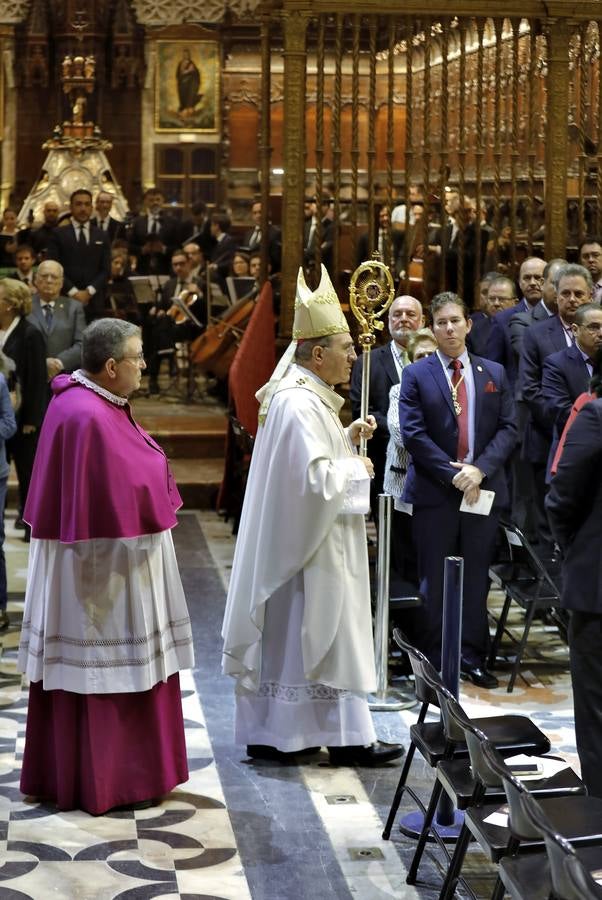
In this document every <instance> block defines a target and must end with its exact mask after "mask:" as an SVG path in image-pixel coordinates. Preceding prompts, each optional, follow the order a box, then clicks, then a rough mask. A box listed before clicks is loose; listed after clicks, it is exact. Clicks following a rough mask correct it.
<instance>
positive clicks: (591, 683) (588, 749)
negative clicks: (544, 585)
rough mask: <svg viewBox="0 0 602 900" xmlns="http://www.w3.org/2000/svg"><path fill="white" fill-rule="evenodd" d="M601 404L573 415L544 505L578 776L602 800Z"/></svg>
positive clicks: (600, 402)
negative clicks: (562, 611)
mask: <svg viewBox="0 0 602 900" xmlns="http://www.w3.org/2000/svg"><path fill="white" fill-rule="evenodd" d="M601 473H602V400H593V401H592V402H591V403H588V404H586V405H585V406H584V407H583V409H582V410H581V411H580V412H579V413H578V415H577V418H576V419H575V421H574V422H573V424H572V426H571V428H570V429H569V432H568V434H567V438H566V443H565V445H564V450H563V453H562V457H561V459H560V463H559V465H558V471H557V473H556V475H555V476H554V477H553V479H552V484H551V486H550V493H549V494H548V498H547V501H546V506H547V510H548V516H549V519H550V525H551V528H552V533H553V535H554V538H555V539H556V541H557V542H558V544H559V545H560V548H561V550H562V552H563V555H564V559H563V564H562V603H563V606H565V607H566V608H567V609H570V610H571V621H570V626H569V645H570V651H571V652H570V661H571V676H572V682H573V698H574V706H575V732H576V736H577V750H578V752H579V759H580V760H581V777H582V778H583V780H584V782H585V784H586V786H587V790H588V793H590V794H592V795H593V796H596V797H602V767H601V766H600V746H601V745H602V475H601Z"/></svg>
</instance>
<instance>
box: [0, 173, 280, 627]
mask: <svg viewBox="0 0 602 900" xmlns="http://www.w3.org/2000/svg"><path fill="white" fill-rule="evenodd" d="M112 213H113V195H112V194H111V193H110V192H108V191H100V192H99V193H98V194H97V195H96V196H95V197H94V196H93V195H92V194H91V192H90V191H89V190H87V189H86V188H83V187H82V188H81V189H77V190H75V191H74V192H73V193H72V195H71V197H70V201H69V204H68V209H66V210H65V209H62V208H61V206H60V205H59V203H57V202H55V201H54V200H48V201H46V202H45V203H44V206H43V209H42V210H41V216H40V220H39V221H37V222H35V221H34V222H33V224H31V225H28V226H26V227H18V225H17V212H16V210H14V209H12V208H7V209H5V210H4V212H3V213H2V219H1V223H0V224H1V228H0V372H2V373H3V374H4V377H5V380H6V382H7V385H8V393H9V395H10V397H11V399H12V402H13V405H14V409H15V419H16V432H15V433H14V434H12V435H10V438H9V439H7V440H6V454H7V456H8V458H9V459H12V460H14V463H15V467H16V472H17V477H18V482H19V510H18V517H17V520H16V524H17V527H20V528H22V529H23V531H24V540H26V541H29V538H30V535H29V529H28V527H27V526H26V525H25V523H24V522H23V521H22V519H21V512H22V510H23V507H24V504H25V499H26V495H27V488H28V484H29V479H30V476H31V467H32V464H33V458H34V455H35V450H36V446H37V438H38V433H39V429H40V426H41V424H42V420H43V417H44V413H45V410H46V407H47V405H48V402H49V400H50V396H51V395H50V381H51V379H52V378H53V377H54V376H55V375H57V374H58V373H59V372H72V371H74V370H75V369H77V368H78V367H79V365H80V356H81V344H82V333H83V330H84V328H85V327H86V325H87V324H88V323H89V322H91V321H92V320H94V319H96V318H99V317H103V316H113V317H118V318H122V319H126V320H127V321H129V322H132V323H133V324H136V325H138V326H141V328H142V333H143V338H144V355H145V358H146V361H147V370H146V371H147V374H148V375H149V381H148V391H149V393H151V394H155V393H158V392H159V383H158V377H159V372H160V367H161V365H162V364H164V365H165V366H166V368H167V370H168V371H173V367H174V365H175V352H176V345H183V346H185V345H186V343H187V342H191V341H192V340H194V338H195V337H197V335H199V334H200V333H202V331H203V330H204V328H205V327H206V325H207V321H208V318H209V315H210V314H212V315H218V314H219V313H220V312H221V311H223V310H224V309H225V308H227V306H228V305H229V303H230V302H232V301H231V300H230V298H229V296H228V293H227V287H226V279H227V278H233V279H234V281H237V280H240V279H243V280H244V283H245V290H246V292H247V293H251V289H252V288H254V289H255V294H257V293H258V279H259V263H258V260H259V259H260V256H258V255H257V254H258V253H260V250H261V248H262V243H263V242H262V237H261V204H260V203H259V204H258V203H255V204H254V205H253V215H252V218H253V221H254V222H255V223H256V224H255V227H254V228H253V229H252V231H251V233H250V236H251V237H252V246H249V245H248V244H247V243H245V242H246V240H247V233H246V232H245V234H243V233H242V232H241V234H240V235H239V236H238V237H234V236H233V235H232V234H230V230H231V227H230V219H229V217H228V216H227V215H226V214H225V213H221V212H219V211H215V212H211V211H210V210H208V209H207V207H206V205H205V204H204V203H202V202H198V203H196V204H194V205H193V206H192V209H191V216H190V218H185V219H183V220H180V219H177V218H176V217H175V216H173V215H171V213H170V210H169V206H168V205H167V204H166V201H165V197H164V195H163V194H162V192H161V191H160V190H158V189H156V188H150V189H148V190H147V191H146V192H145V193H144V197H143V201H142V206H141V209H140V212H139V213H138V214H137V215H131V216H129V217H128V218H127V219H126V220H125V221H120V220H119V219H117V218H116V217H115V216H114V215H113V214H112ZM268 242H269V245H268V252H269V256H270V261H271V265H273V264H274V263H273V262H272V261H274V260H276V259H277V260H278V262H279V259H280V253H279V246H280V230H279V229H278V228H276V226H272V225H270V227H269V234H268ZM164 361H165V362H164ZM0 386H1V385H0ZM5 418H6V417H5ZM11 427H14V426H11ZM5 431H6V434H4V432H3V434H2V435H0V438H1V437H6V438H8V437H9V435H8V430H7V429H5ZM0 487H1V486H0ZM0 531H1V522H0ZM1 543H2V540H1V535H0V552H1ZM0 562H1V560H0ZM1 569H2V567H1V565H0V595H1V594H2V588H1V582H2V573H1ZM1 600H2V597H1V596H0V607H1ZM0 611H1V612H2V615H1V616H0V628H4V627H6V626H7V621H8V620H7V618H6V617H5V614H4V612H3V608H1V609H0Z"/></svg>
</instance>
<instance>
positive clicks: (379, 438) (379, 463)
mask: <svg viewBox="0 0 602 900" xmlns="http://www.w3.org/2000/svg"><path fill="white" fill-rule="evenodd" d="M363 365H364V363H363V357H362V356H359V357H358V358H357V360H356V361H355V363H354V366H353V371H352V373H351V387H350V390H349V399H350V400H351V411H352V415H353V418H354V419H357V418H358V417H359V415H360V411H361V403H362V370H363ZM394 384H399V374H398V372H397V366H396V365H395V360H394V359H393V354H392V351H391V343H390V342H389V343H388V344H384V345H383V346H382V347H377V348H376V349H375V350H373V351H372V352H371V353H370V387H369V393H368V415H372V416H374V418H375V419H376V424H377V429H376V431H375V432H374V436H373V437H372V438H371V440H370V441H368V456H369V457H370V459H371V460H372V463H373V465H374V478H373V479H372V482H371V484H370V507H371V510H372V518H373V519H374V523H375V525H377V526H378V495H379V494H382V492H383V479H384V476H385V467H386V462H387V446H388V444H389V437H390V435H389V426H388V423H387V413H388V412H389V393H390V391H391V388H392V387H393V385H394ZM408 584H412V585H415V586H416V587H417V586H418V571H417V565H416V554H415V553H414V547H413V544H412V522H411V517H410V516H409V515H408V514H407V513H405V512H400V511H399V510H396V509H394V510H393V516H392V520H391V571H390V586H391V595H392V596H395V595H397V594H400V593H402V592H405V593H407V589H408ZM402 626H403V628H404V630H405V631H406V632H407V633H408V634H410V633H411V634H412V637H413V636H414V625H413V616H408V614H407V613H404V618H403V622H402Z"/></svg>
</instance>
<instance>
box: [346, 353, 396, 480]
mask: <svg viewBox="0 0 602 900" xmlns="http://www.w3.org/2000/svg"><path fill="white" fill-rule="evenodd" d="M363 366H364V360H363V356H361V355H360V356H358V358H357V359H356V361H355V363H354V365H353V371H352V372H351V387H350V390H349V399H350V400H351V411H352V415H353V418H354V419H357V418H358V417H359V415H360V409H361V404H362V370H363ZM398 383H399V374H398V372H397V366H396V365H395V360H394V359H393V354H392V352H391V343H390V342H389V343H388V344H384V345H383V346H382V347H377V348H376V349H375V350H373V351H372V352H371V354H370V388H369V393H368V415H371V416H374V418H375V419H376V425H377V429H376V431H375V432H374V437H373V438H372V439H371V440H370V442H369V445H368V456H369V457H370V459H371V460H372V462H373V463H374V478H373V480H372V485H371V488H372V490H371V492H370V493H371V494H372V495H373V497H374V498H375V497H376V496H378V494H380V493H382V489H383V478H384V474H385V458H386V455H387V444H388V443H389V428H388V425H387V413H388V411H389V391H390V390H391V388H392V387H393V385H394V384H398Z"/></svg>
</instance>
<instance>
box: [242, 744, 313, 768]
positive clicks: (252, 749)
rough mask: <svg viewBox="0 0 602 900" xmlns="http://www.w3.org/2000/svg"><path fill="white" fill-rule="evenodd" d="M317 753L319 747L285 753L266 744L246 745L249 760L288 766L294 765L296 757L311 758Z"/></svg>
mask: <svg viewBox="0 0 602 900" xmlns="http://www.w3.org/2000/svg"><path fill="white" fill-rule="evenodd" d="M319 752H320V747H305V749H304V750H295V751H294V752H293V753H285V752H284V750H277V749H276V747H270V746H269V745H268V744H247V756H250V757H251V759H270V760H272V761H274V762H281V763H288V764H289V765H294V764H295V759H296V758H297V757H298V756H311V755H313V754H314V753H319Z"/></svg>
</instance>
